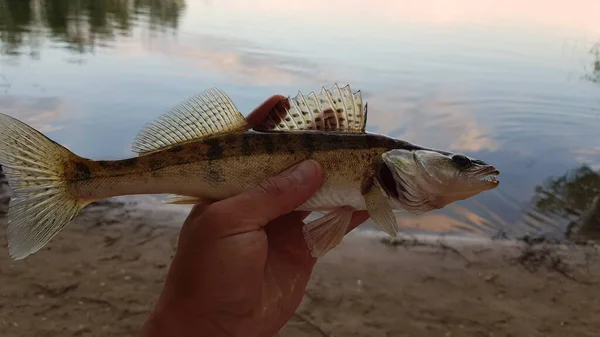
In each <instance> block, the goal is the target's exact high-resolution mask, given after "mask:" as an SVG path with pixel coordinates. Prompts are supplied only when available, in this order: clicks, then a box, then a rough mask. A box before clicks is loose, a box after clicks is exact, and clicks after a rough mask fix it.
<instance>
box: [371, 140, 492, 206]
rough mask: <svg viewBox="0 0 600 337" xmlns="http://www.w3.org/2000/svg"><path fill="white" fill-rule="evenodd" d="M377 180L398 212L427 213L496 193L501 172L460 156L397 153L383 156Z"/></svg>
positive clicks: (412, 151) (429, 151)
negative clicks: (454, 203)
mask: <svg viewBox="0 0 600 337" xmlns="http://www.w3.org/2000/svg"><path fill="white" fill-rule="evenodd" d="M382 159H383V163H382V164H381V165H379V167H378V169H377V180H378V182H379V183H380V185H381V187H382V188H383V190H384V191H385V192H386V194H387V195H388V198H389V201H390V204H391V206H392V207H393V208H395V209H404V210H407V211H409V212H412V213H416V214H419V213H423V212H426V211H429V210H432V209H439V208H443V207H444V206H446V205H448V204H450V203H452V202H454V201H458V200H464V199H467V198H470V197H472V196H475V195H477V194H479V193H481V192H483V191H487V190H491V189H494V188H496V187H497V186H498V184H499V182H498V180H497V179H496V176H497V175H499V174H500V172H499V171H498V170H497V169H496V168H495V167H494V166H492V165H490V164H488V163H485V162H483V161H481V160H478V159H474V158H470V157H467V156H465V155H463V154H459V153H450V152H443V151H436V150H429V149H417V150H405V149H394V150H391V151H388V152H385V153H384V154H383V155H382Z"/></svg>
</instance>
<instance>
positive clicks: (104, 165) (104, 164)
mask: <svg viewBox="0 0 600 337" xmlns="http://www.w3.org/2000/svg"><path fill="white" fill-rule="evenodd" d="M96 163H98V165H99V166H100V167H102V168H112V167H113V166H112V164H111V163H110V162H108V161H104V160H100V161H97V162H96Z"/></svg>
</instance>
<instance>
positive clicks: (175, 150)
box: [167, 145, 183, 153]
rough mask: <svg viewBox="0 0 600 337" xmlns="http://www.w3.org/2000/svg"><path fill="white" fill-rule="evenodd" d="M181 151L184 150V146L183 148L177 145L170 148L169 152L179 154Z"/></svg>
mask: <svg viewBox="0 0 600 337" xmlns="http://www.w3.org/2000/svg"><path fill="white" fill-rule="evenodd" d="M181 150H183V146H181V145H175V146H172V147H170V148H168V149H167V152H173V153H177V152H180V151H181Z"/></svg>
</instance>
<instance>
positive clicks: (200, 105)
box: [132, 88, 249, 154]
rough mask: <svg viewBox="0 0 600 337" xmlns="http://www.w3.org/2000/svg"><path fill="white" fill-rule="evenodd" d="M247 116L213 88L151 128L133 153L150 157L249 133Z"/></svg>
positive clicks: (143, 133) (138, 139) (137, 141)
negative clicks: (199, 141)
mask: <svg viewBox="0 0 600 337" xmlns="http://www.w3.org/2000/svg"><path fill="white" fill-rule="evenodd" d="M248 128H249V126H248V124H247V123H246V119H245V118H244V116H243V115H242V114H241V113H240V112H239V111H238V110H237V108H236V107H235V105H234V104H233V102H232V101H231V99H230V98H229V96H227V94H226V93H224V92H223V91H221V90H219V89H216V88H212V89H208V90H205V91H203V92H201V93H199V94H197V95H195V96H193V97H190V98H188V99H187V100H185V101H183V102H181V103H180V104H179V105H177V106H176V107H174V108H172V109H171V110H169V111H168V112H166V113H164V114H163V115H161V116H160V117H158V118H157V119H155V120H154V121H152V122H151V123H149V124H147V125H146V126H145V127H144V129H142V131H140V133H139V134H138V135H137V137H136V138H135V140H134V141H133V144H132V150H133V152H136V153H139V154H146V153H150V152H155V151H158V150H162V149H165V148H168V147H171V146H173V145H176V144H181V143H186V142H189V141H193V140H197V139H200V138H205V137H208V136H213V135H217V134H224V133H232V132H240V131H245V130H247V129H248Z"/></svg>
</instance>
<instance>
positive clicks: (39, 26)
mask: <svg viewBox="0 0 600 337" xmlns="http://www.w3.org/2000/svg"><path fill="white" fill-rule="evenodd" d="M184 7H185V2H184V0H122V1H94V0H79V1H71V0H52V1H45V0H30V1H24V0H0V41H2V44H3V45H2V49H1V51H2V53H3V54H7V55H22V54H23V53H24V51H23V48H24V47H28V48H29V50H30V51H29V54H30V55H31V56H32V57H34V58H37V57H39V53H40V50H41V49H42V46H43V43H44V42H45V41H44V40H43V39H44V38H45V37H46V34H47V36H48V37H49V38H50V39H51V40H53V41H54V42H59V44H60V45H61V46H63V47H65V48H68V49H71V50H73V51H76V52H78V53H87V52H93V51H94V48H95V47H96V46H97V45H99V44H100V45H105V44H107V43H108V42H109V41H112V40H114V38H115V37H116V36H117V35H128V34H129V33H130V31H131V29H132V27H133V26H135V25H145V26H147V27H148V28H149V29H150V30H165V29H176V28H177V26H178V23H179V17H180V15H181V12H182V10H183V9H184Z"/></svg>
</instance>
